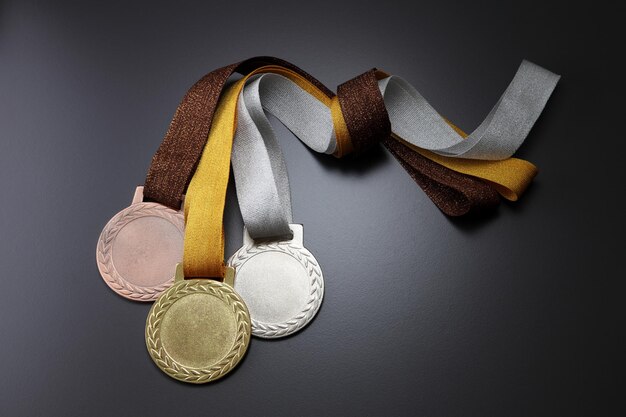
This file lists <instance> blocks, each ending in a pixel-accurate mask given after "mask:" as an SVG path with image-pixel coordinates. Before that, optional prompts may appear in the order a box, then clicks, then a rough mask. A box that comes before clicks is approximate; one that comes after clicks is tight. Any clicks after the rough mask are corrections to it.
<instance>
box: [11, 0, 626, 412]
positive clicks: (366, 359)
mask: <svg viewBox="0 0 626 417" xmlns="http://www.w3.org/2000/svg"><path fill="white" fill-rule="evenodd" d="M91 3H92V4H90V2H63V1H57V2H34V1H9V2H7V1H1V2H0V203H1V208H0V233H1V237H2V239H0V267H1V274H2V275H1V279H0V317H1V318H2V319H1V320H0V340H1V342H2V343H1V344H0V363H1V364H2V372H1V375H0V415H2V416H35V415H49V416H53V415H54V416H56V415H91V416H99V415H108V416H111V415H129V416H130V415H132V416H138V415H149V416H161V415H163V416H165V415H168V416H172V415H181V416H191V415H214V416H231V415H233V416H239V417H243V416H288V415H292V416H320V415H332V416H353V415H354V416H379V415H391V416H407V415H432V416H435V415H437V416H448V415H450V416H452V415H457V416H459V415H464V416H469V415H471V416H485V415H511V416H529V415H533V416H541V415H546V416H548V415H550V416H555V415H567V416H577V415H581V416H582V415H624V414H623V413H624V409H623V403H622V405H621V409H620V408H617V407H616V406H615V405H616V400H617V399H618V394H619V393H620V392H621V393H623V374H621V373H620V372H621V371H620V366H619V365H620V361H619V356H618V353H619V354H620V355H621V353H622V352H623V349H624V344H623V342H624V340H623V336H622V333H623V330H624V324H625V320H624V311H623V308H622V307H619V304H618V303H619V298H621V296H622V294H623V292H620V291H618V289H619V288H618V285H619V284H620V280H621V279H623V276H624V273H623V268H622V267H620V262H621V256H620V255H621V254H623V243H621V242H620V241H619V240H618V238H619V237H620V236H623V235H624V231H625V230H624V221H623V218H622V216H621V215H622V214H623V211H624V209H623V205H622V204H620V202H619V201H620V200H619V199H618V198H619V197H621V194H622V193H623V188H624V186H623V179H624V174H623V162H622V159H621V158H622V156H623V155H624V151H625V150H626V149H625V148H626V146H625V144H624V140H623V130H622V128H621V127H620V125H619V124H620V122H621V115H620V112H621V110H622V108H623V98H622V97H623V95H620V91H618V90H617V87H618V86H616V85H614V84H613V83H612V81H613V79H614V78H618V77H621V78H623V77H622V76H621V74H620V73H619V72H620V68H621V67H617V66H614V65H613V64H612V62H611V53H612V52H613V51H618V50H619V48H618V47H617V46H618V44H617V39H618V37H617V30H618V26H616V25H614V24H613V22H611V18H612V16H616V15H617V13H616V11H615V10H612V9H611V7H610V6H608V5H602V4H597V3H594V4H592V5H589V6H586V7H585V8H580V9H577V8H575V6H573V5H571V4H569V3H564V4H562V5H557V4H553V3H549V2H547V3H546V2H538V3H536V4H533V3H532V2H515V3H510V4H507V3H506V2H502V1H494V2H490V3H481V2H467V3H464V2H460V1H459V2H454V1H429V2H418V1H406V2H404V3H401V2H372V3H370V4H368V3H366V2H363V1H357V0H353V1H349V2H339V1H329V2H326V1H318V2H294V1H292V2H286V1H285V2H260V1H256V2H247V1H240V2H209V1H204V2H202V1H198V2H194V3H191V2H186V1H177V2H171V3H170V4H158V2H154V1H152V2H150V1H145V2H133V3H132V4H129V3H130V2H117V1H109V2H91ZM254 55H275V56H279V57H282V58H285V59H287V60H289V61H292V62H294V63H296V64H297V65H300V66H301V67H302V68H304V69H305V70H307V71H309V72H311V73H312V74H313V75H315V76H316V77H318V78H319V79H320V80H321V81H322V82H324V83H325V84H326V85H328V86H329V87H331V88H333V89H334V88H335V87H336V85H337V84H339V83H341V82H343V81H345V80H347V79H349V78H351V77H353V76H355V75H357V74H360V73H361V72H363V71H365V70H367V69H369V68H371V67H373V66H377V67H379V68H383V69H384V70H386V71H388V72H390V73H394V74H398V75H401V76H403V77H405V78H406V79H407V80H408V81H409V82H411V83H412V84H413V85H414V86H415V87H416V88H417V89H418V90H419V91H420V92H422V94H423V95H424V96H425V97H426V98H427V99H429V100H430V102H431V103H432V104H433V105H434V107H435V108H436V109H438V111H439V112H440V113H442V114H443V115H445V116H446V117H448V118H449V119H451V120H452V121H454V122H455V123H456V124H458V125H459V126H461V127H462V128H464V129H466V130H471V129H473V128H474V127H476V126H477V125H478V124H479V123H480V121H481V120H482V118H483V117H484V116H485V115H486V114H487V112H488V111H489V110H490V108H491V106H492V105H493V103H494V102H495V101H496V100H497V98H498V97H499V95H500V94H501V92H502V91H503V90H504V89H505V88H506V86H507V84H508V82H509V81H510V79H511V78H512V76H513V75H514V73H515V70H516V69H517V66H518V65H519V63H520V62H521V60H522V59H523V58H526V59H529V60H531V61H534V62H536V63H538V64H540V65H542V66H545V67H546V68H548V69H550V70H552V71H554V72H556V73H560V74H562V75H563V78H562V80H561V82H560V84H559V86H558V87H557V89H556V92H555V94H554V96H553V97H552V99H551V100H550V101H549V103H548V106H547V108H546V111H545V112H544V114H543V115H542V117H541V118H540V119H539V121H538V123H537V125H536V126H535V128H534V129H533V130H532V131H531V133H530V135H529V137H528V139H527V141H526V143H525V144H524V145H523V147H522V148H521V150H520V151H519V152H518V156H520V157H522V158H526V159H528V160H530V161H532V162H534V163H536V164H537V165H538V166H539V168H540V175H539V176H538V177H537V179H536V180H535V182H534V184H533V185H532V187H531V188H530V189H529V191H528V192H527V193H526V195H524V196H523V198H522V200H521V201H519V202H518V203H515V204H509V203H504V204H502V205H501V207H500V208H499V209H498V210H497V212H495V213H494V214H492V215H489V216H483V217H479V218H476V217H473V218H465V219H450V218H446V217H445V216H444V215H443V214H442V213H441V212H440V211H439V210H437V208H436V207H435V206H434V205H433V204H432V203H431V201H430V200H429V199H428V198H427V197H426V196H425V194H424V193H423V192H422V191H421V190H420V189H419V188H418V187H417V186H416V184H415V183H414V182H413V181H412V180H411V179H410V178H409V177H408V176H407V175H406V173H405V172H404V171H403V170H402V168H401V167H400V166H399V164H398V163H397V162H396V161H395V160H394V159H393V158H392V157H391V156H390V155H389V154H388V153H386V152H385V151H383V149H382V148H379V149H374V150H373V151H371V152H369V153H367V154H366V155H363V156H362V157H360V158H349V159H346V160H336V159H334V158H333V157H328V156H324V155H317V154H315V153H313V152H311V151H309V150H308V149H307V148H305V147H304V146H303V145H302V144H301V143H300V142H299V141H297V140H296V139H295V138H294V137H293V136H291V134H290V133H289V132H287V131H286V130H285V129H284V128H278V132H279V139H280V142H281V145H282V146H283V149H284V152H285V154H286V158H287V164H288V168H289V174H290V178H291V184H292V194H293V204H294V217H295V220H296V221H297V222H300V223H303V224H304V227H305V228H304V230H305V244H306V246H307V247H308V248H309V249H310V250H311V251H312V252H313V253H314V254H315V255H316V257H317V259H318V260H319V261H320V263H321V265H322V267H323V270H324V275H325V277H326V295H325V298H324V304H323V306H322V308H321V310H320V313H319V314H318V316H317V318H316V319H315V320H314V321H313V323H312V324H311V325H310V326H309V327H308V328H306V330H305V331H303V332H301V333H299V334H297V335H296V336H294V337H291V338H288V339H286V340H279V341H263V340H258V339H254V340H252V344H251V347H250V350H249V352H248V355H247V356H246V358H245V360H244V361H243V363H242V364H241V365H240V366H239V368H238V369H237V370H236V371H235V372H233V373H232V374H231V375H230V376H229V377H227V378H226V379H224V380H222V381H220V382H217V383H214V384H209V385H204V386H190V385H185V384H182V383H178V382H176V381H174V380H172V379H170V378H168V377H167V376H165V375H164V374H162V373H161V372H160V371H159V370H158V369H157V368H156V366H155V365H154V364H153V363H152V361H151V360H150V358H149V357H148V354H147V352H146V349H145V345H144V335H143V334H144V333H143V332H144V324H145V319H146V315H147V313H148V310H149V308H150V305H148V304H138V303H134V302H129V301H126V300H125V299H122V298H120V297H118V296H116V295H115V294H114V293H113V292H112V291H110V290H109V289H108V287H106V285H105V284H104V283H103V281H102V280H101V279H100V277H99V274H98V270H97V268H96V263H95V245H96V240H97V238H98V235H99V233H100V231H101V229H102V227H103V226H104V224H105V223H106V222H107V221H108V219H109V218H110V217H111V216H112V215H113V214H115V213H116V212H117V211H118V210H120V209H122V208H123V207H125V206H126V205H128V203H129V202H130V200H131V198H132V194H133V190H134V187H135V186H136V185H138V184H141V183H142V182H143V180H144V176H145V173H146V171H147V168H148V165H149V162H150V158H151V156H152V154H153V153H154V151H155V150H156V148H157V147H158V145H159V143H160V140H161V139H162V137H163V135H164V133H165V131H166V129H167V126H168V124H169V121H170V119H171V117H172V115H173V112H174V109H175V108H176V106H177V104H178V102H179V100H180V98H181V97H182V95H183V94H184V92H185V91H186V89H187V88H188V87H189V86H190V85H191V84H192V83H193V82H195V81H196V80H197V79H198V78H200V77H201V76H202V75H203V74H204V73H206V72H208V71H210V70H212V69H214V68H217V67H220V66H223V65H226V64H229V63H231V62H234V61H237V60H240V59H242V58H245V57H248V56H254ZM227 204H228V206H227V209H226V232H227V237H228V242H227V255H230V254H231V253H233V252H234V251H235V250H236V249H237V248H238V247H239V246H240V244H241V231H242V222H241V216H240V214H239V211H238V207H237V201H236V197H235V193H234V189H233V188H232V186H231V188H230V190H229V196H228V202H227ZM620 383H621V384H622V385H620Z"/></svg>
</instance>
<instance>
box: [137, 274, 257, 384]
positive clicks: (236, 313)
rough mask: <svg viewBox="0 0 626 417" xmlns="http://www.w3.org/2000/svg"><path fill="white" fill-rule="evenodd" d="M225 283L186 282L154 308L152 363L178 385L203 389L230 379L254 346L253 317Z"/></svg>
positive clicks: (149, 328) (149, 342) (149, 329)
mask: <svg viewBox="0 0 626 417" xmlns="http://www.w3.org/2000/svg"><path fill="white" fill-rule="evenodd" d="M233 272H234V271H233V270H232V269H230V268H229V269H228V270H227V276H226V277H225V282H219V281H215V280H210V279H189V280H185V279H183V277H182V267H181V265H180V264H179V266H178V267H177V270H176V278H175V283H174V285H173V286H172V287H171V288H170V289H168V290H167V291H165V292H164V293H163V294H162V295H161V296H160V297H159V299H158V300H157V301H156V303H154V305H153V306H152V309H151V310H150V313H149V314H148V319H147V321H146V346H147V348H148V352H149V353H150V356H151V357H152V360H153V361H154V363H156V365H157V366H158V367H159V368H160V369H161V370H162V371H163V372H165V373H166V374H167V375H169V376H171V377H172V378H174V379H178V380H179V381H184V382H189V383H193V384H202V383H205V382H210V381H214V380H216V379H219V378H221V377H223V376H224V375H226V374H227V373H228V372H230V371H231V370H232V369H233V368H235V367H236V366H237V364H238V363H239V361H241V359H242V358H243V357H244V355H245V353H246V350H247V349H248V344H249V343H250V314H249V313H248V308H247V307H246V305H245V303H244V302H243V300H242V299H241V297H240V296H239V294H237V293H236V292H235V291H234V290H233V288H232V286H231V285H230V284H229V283H227V282H228V281H230V282H231V284H232V281H231V279H232V276H233Z"/></svg>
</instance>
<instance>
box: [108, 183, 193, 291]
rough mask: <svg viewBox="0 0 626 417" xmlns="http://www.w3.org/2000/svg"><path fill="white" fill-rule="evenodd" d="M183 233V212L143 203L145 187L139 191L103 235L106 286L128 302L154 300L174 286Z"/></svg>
mask: <svg viewBox="0 0 626 417" xmlns="http://www.w3.org/2000/svg"><path fill="white" fill-rule="evenodd" d="M183 229H184V219H183V214H182V213H181V212H180V211H175V210H172V209H170V208H168V207H165V206H163V205H161V204H158V203H146V202H143V187H137V190H136V191H135V196H134V198H133V201H132V204H131V205H130V206H129V207H127V208H125V209H124V210H122V211H120V212H119V213H118V214H116V215H115V216H114V217H113V218H112V219H111V220H110V221H109V222H108V223H107V225H106V226H105V227H104V229H103V230H102V233H101V234H100V239H99V240H98V245H97V249H96V260H97V264H98V269H99V270H100V275H101V276H102V278H103V279H104V282H106V284H107V285H108V286H109V287H110V288H111V289H112V290H113V291H115V292H116V293H118V294H119V295H121V296H123V297H126V298H128V299H131V300H136V301H153V300H155V299H156V298H157V297H158V296H159V295H160V294H161V292H163V291H165V290H166V289H167V288H168V287H169V286H170V285H172V282H173V276H174V272H175V267H176V264H177V263H178V262H180V261H181V260H182V255H183Z"/></svg>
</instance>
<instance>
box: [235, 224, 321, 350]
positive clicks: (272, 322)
mask: <svg viewBox="0 0 626 417" xmlns="http://www.w3.org/2000/svg"><path fill="white" fill-rule="evenodd" d="M290 226H291V230H292V231H293V238H292V239H290V240H279V241H270V242H259V243H256V242H255V241H254V240H252V238H250V236H249V234H248V233H247V231H244V246H243V247H242V248H241V249H239V250H238V251H237V252H235V254H234V255H233V256H232V257H231V258H230V259H229V260H228V265H229V266H231V267H233V268H234V269H235V271H236V276H235V289H236V290H237V291H238V292H239V294H241V296H242V298H243V299H244V300H245V301H246V304H247V305H248V308H249V309H250V316H251V318H252V334H253V335H255V336H258V337H263V338H278V337H284V336H288V335H290V334H293V333H295V332H297V331H298V330H300V329H302V328H303V327H304V326H306V325H307V324H308V323H309V322H310V321H311V320H312V319H313V318H314V317H315V315H316V314H317V311H318V310H319V308H320V306H321V304H322V299H323V297H324V278H323V276H322V270H321V269H320V267H319V264H318V263H317V260H316V259H315V257H314V256H313V255H312V254H311V252H309V251H308V250H306V249H305V248H304V247H303V246H302V225H299V224H292V225H290Z"/></svg>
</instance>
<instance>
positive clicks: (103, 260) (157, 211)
mask: <svg viewBox="0 0 626 417" xmlns="http://www.w3.org/2000/svg"><path fill="white" fill-rule="evenodd" d="M149 216H153V217H160V218H163V219H166V220H169V221H170V222H171V223H172V224H173V225H175V226H176V227H177V228H178V229H179V230H181V231H182V230H183V227H184V219H183V216H182V214H181V213H180V212H177V211H174V210H172V209H170V208H168V207H165V206H162V205H160V204H156V203H140V204H133V205H131V206H129V207H127V208H126V209H124V210H122V211H121V212H119V213H118V214H117V215H115V217H113V218H112V219H111V221H109V223H108V224H107V225H106V226H105V228H104V230H102V234H101V235H100V240H98V249H97V256H96V260H97V262H98V266H99V267H100V272H101V273H102V277H103V278H104V281H105V282H106V283H107V284H108V285H109V286H110V287H111V288H112V289H114V290H115V291H117V292H119V293H120V294H123V295H125V296H126V297H128V298H130V299H133V300H137V301H154V300H156V299H157V298H159V295H161V293H163V291H165V290H167V289H168V288H169V287H171V286H172V283H173V282H174V276H173V274H172V280H170V281H168V282H166V283H164V284H161V285H159V286H156V287H141V286H138V285H133V284H131V283H130V282H128V281H126V280H125V279H124V278H122V277H121V276H120V274H119V273H118V272H117V270H116V269H115V265H113V262H112V261H111V255H112V252H113V240H114V239H115V236H117V234H118V233H119V232H120V230H121V229H122V228H123V227H124V226H126V225H127V224H128V223H130V222H131V221H133V220H135V219H138V218H141V217H149ZM109 225H110V226H109Z"/></svg>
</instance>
